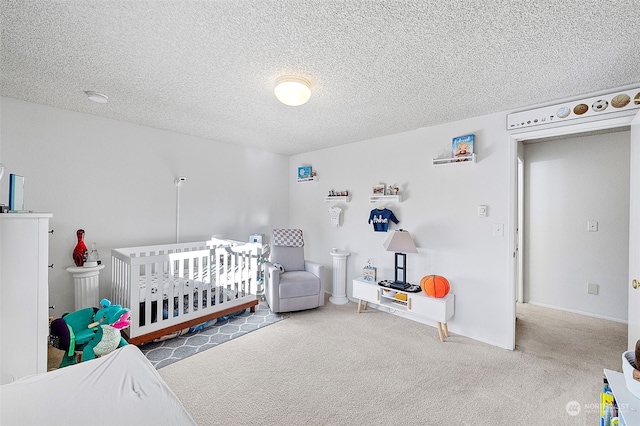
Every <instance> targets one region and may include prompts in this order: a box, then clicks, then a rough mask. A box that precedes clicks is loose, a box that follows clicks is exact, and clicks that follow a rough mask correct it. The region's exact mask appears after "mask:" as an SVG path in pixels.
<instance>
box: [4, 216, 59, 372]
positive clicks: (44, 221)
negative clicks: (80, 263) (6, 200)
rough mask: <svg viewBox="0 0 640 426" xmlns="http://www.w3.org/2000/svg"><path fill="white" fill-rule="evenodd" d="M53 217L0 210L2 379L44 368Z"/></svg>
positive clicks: (40, 370)
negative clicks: (50, 240) (50, 238)
mask: <svg viewBox="0 0 640 426" xmlns="http://www.w3.org/2000/svg"><path fill="white" fill-rule="evenodd" d="M51 217H52V215H51V214H50V213H3V214H0V384H5V383H9V382H12V381H14V380H16V379H18V378H20V377H23V376H27V375H30V374H34V373H41V372H45V371H47V344H48V342H47V337H48V335H49V320H48V318H49V281H48V276H49V269H48V264H47V262H48V260H49V219H50V218H51Z"/></svg>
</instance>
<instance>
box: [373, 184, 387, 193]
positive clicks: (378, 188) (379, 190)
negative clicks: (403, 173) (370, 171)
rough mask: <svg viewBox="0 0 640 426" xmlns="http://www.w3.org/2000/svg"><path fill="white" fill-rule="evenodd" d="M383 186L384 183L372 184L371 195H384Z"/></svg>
mask: <svg viewBox="0 0 640 426" xmlns="http://www.w3.org/2000/svg"><path fill="white" fill-rule="evenodd" d="M385 187H386V185H385V184H384V183H377V184H375V185H373V195H385Z"/></svg>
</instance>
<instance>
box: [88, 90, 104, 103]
mask: <svg viewBox="0 0 640 426" xmlns="http://www.w3.org/2000/svg"><path fill="white" fill-rule="evenodd" d="M84 93H86V94H87V98H88V99H89V100H90V101H93V102H96V103H99V104H106V103H107V102H108V101H109V98H108V97H107V96H106V95H103V94H102V93H98V92H94V91H92V90H85V92H84Z"/></svg>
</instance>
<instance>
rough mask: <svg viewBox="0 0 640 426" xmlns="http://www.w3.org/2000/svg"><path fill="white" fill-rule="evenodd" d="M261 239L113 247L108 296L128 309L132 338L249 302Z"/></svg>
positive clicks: (142, 339)
mask: <svg viewBox="0 0 640 426" xmlns="http://www.w3.org/2000/svg"><path fill="white" fill-rule="evenodd" d="M261 255H262V245H260V244H256V243H245V242H239V241H233V240H221V239H216V238H214V239H211V240H209V241H201V242H194V243H180V244H167V245H156V246H146V247H129V248H121V249H113V250H111V283H112V288H111V293H112V294H111V297H112V302H113V303H117V304H119V305H122V306H124V307H129V308H130V309H131V325H130V326H129V329H128V330H124V331H123V332H124V334H125V335H126V336H125V337H126V338H127V340H128V341H129V343H131V344H141V343H146V342H149V341H151V340H153V339H157V338H160V337H162V336H165V335H168V334H171V333H174V332H176V331H179V330H182V329H184V328H188V327H192V326H195V325H198V324H201V323H204V322H206V321H209V320H212V319H215V318H219V317H222V316H225V315H228V314H230V313H234V312H237V311H240V310H244V309H247V308H250V309H251V312H254V311H255V306H256V305H257V304H258V292H259V291H260V289H261V285H262V280H261V276H262V273H261V262H259V258H260V256H261Z"/></svg>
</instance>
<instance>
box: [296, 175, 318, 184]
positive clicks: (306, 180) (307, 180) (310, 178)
mask: <svg viewBox="0 0 640 426" xmlns="http://www.w3.org/2000/svg"><path fill="white" fill-rule="evenodd" d="M317 181H318V176H317V175H316V176H311V177H308V178H303V179H298V183H307V182H317Z"/></svg>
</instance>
